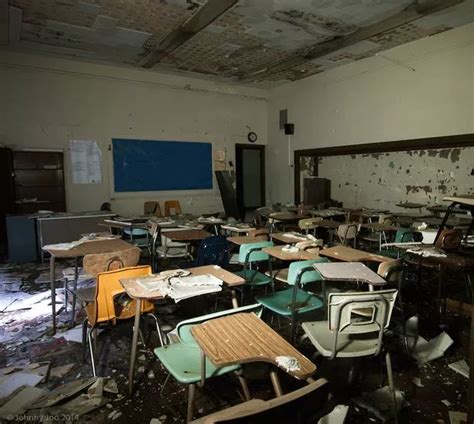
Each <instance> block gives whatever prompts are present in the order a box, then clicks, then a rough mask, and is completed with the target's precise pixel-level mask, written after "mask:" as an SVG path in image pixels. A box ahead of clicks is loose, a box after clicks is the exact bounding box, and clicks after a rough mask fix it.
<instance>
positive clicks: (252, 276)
mask: <svg viewBox="0 0 474 424" xmlns="http://www.w3.org/2000/svg"><path fill="white" fill-rule="evenodd" d="M271 246H273V242H271V241H260V242H256V243H247V244H242V245H241V246H240V249H239V263H240V264H241V265H243V269H242V270H241V271H237V272H235V274H237V275H239V276H240V277H242V278H243V279H244V280H245V285H244V286H243V287H242V288H241V290H242V291H241V293H242V299H241V303H242V300H243V294H244V289H245V287H251V288H252V289H253V288H254V287H257V286H267V285H268V284H271V283H273V280H272V278H271V277H269V276H268V275H265V274H263V273H262V272H259V271H258V270H256V269H252V266H253V265H256V264H258V263H259V262H262V261H268V266H269V268H270V270H271V260H270V256H269V255H268V253H265V252H263V251H262V249H264V248H265V247H271Z"/></svg>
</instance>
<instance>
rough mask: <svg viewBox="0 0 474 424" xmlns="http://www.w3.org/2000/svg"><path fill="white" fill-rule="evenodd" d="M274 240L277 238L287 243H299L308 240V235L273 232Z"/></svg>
mask: <svg viewBox="0 0 474 424" xmlns="http://www.w3.org/2000/svg"><path fill="white" fill-rule="evenodd" d="M271 238H272V240H277V241H279V242H281V243H285V244H294V243H299V242H300V241H308V240H309V239H308V237H307V236H306V235H304V234H300V233H273V234H271Z"/></svg>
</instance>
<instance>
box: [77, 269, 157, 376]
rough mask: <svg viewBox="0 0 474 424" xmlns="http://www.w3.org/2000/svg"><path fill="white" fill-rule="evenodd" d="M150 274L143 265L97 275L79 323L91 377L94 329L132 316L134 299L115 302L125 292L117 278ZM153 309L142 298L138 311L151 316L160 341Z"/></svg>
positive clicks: (95, 338)
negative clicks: (89, 363) (86, 347)
mask: <svg viewBox="0 0 474 424" xmlns="http://www.w3.org/2000/svg"><path fill="white" fill-rule="evenodd" d="M150 274H151V267H150V266H149V265H143V266H136V267H128V268H121V269H116V270H113V271H107V272H101V273H99V274H98V275H97V283H96V287H95V296H94V300H93V301H92V302H90V303H88V304H87V305H86V307H85V311H86V314H87V318H85V320H84V322H83V326H82V342H83V347H84V348H85V345H86V340H87V341H88V342H89V350H90V356H91V363H92V372H93V374H94V377H96V376H97V372H96V365H95V352H94V350H97V349H95V347H96V344H97V343H96V341H97V331H96V330H97V328H98V327H99V326H101V325H116V323H117V321H121V320H126V319H130V318H133V317H134V316H135V300H133V299H130V298H128V299H126V300H125V301H122V302H121V305H118V303H117V300H118V296H121V295H126V291H125V289H124V288H123V286H122V284H121V283H120V280H121V279H124V278H131V277H141V276H146V275H150ZM153 310H154V304H153V303H152V302H150V301H148V300H143V302H142V310H141V313H142V314H143V313H148V314H150V315H151V316H153V318H154V320H155V323H156V328H157V331H158V335H159V336H160V340H161V329H160V327H159V323H158V319H157V318H156V317H155V316H154V315H153V314H152V312H153ZM86 335H87V336H86ZM93 339H94V340H93Z"/></svg>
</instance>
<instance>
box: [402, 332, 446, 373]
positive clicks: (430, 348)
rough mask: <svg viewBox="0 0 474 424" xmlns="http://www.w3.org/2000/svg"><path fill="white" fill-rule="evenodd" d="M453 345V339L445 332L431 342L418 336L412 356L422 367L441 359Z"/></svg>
mask: <svg viewBox="0 0 474 424" xmlns="http://www.w3.org/2000/svg"><path fill="white" fill-rule="evenodd" d="M453 343H454V342H453V339H452V338H451V337H449V335H448V334H447V333H446V332H444V331H443V332H442V333H441V334H439V335H438V336H437V337H435V338H433V339H431V340H430V341H428V340H426V339H424V338H423V337H421V336H418V339H417V341H416V344H415V346H414V347H413V349H412V353H411V355H412V357H413V358H415V359H416V361H417V362H418V365H419V366H420V367H421V366H423V365H424V364H426V363H427V362H429V361H432V360H433V359H438V358H441V357H442V356H443V355H444V352H446V350H447V349H448V348H449V347H450V346H451V345H452V344H453Z"/></svg>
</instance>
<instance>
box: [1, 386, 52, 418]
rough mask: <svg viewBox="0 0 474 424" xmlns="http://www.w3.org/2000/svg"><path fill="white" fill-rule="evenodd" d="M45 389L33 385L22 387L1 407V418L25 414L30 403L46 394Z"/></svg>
mask: <svg viewBox="0 0 474 424" xmlns="http://www.w3.org/2000/svg"><path fill="white" fill-rule="evenodd" d="M45 393H46V391H45V390H43V389H40V388H38V387H33V386H25V387H22V388H21V389H20V390H19V391H18V392H17V393H16V394H15V395H14V396H13V397H12V398H11V399H10V400H9V401H7V402H6V403H5V404H4V405H3V406H2V407H1V408H0V418H7V417H9V416H10V417H11V416H15V415H20V414H23V413H24V412H25V411H26V410H27V408H28V406H29V405H31V404H32V403H33V402H35V401H36V400H38V399H39V398H40V397H41V396H44V394H45Z"/></svg>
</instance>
